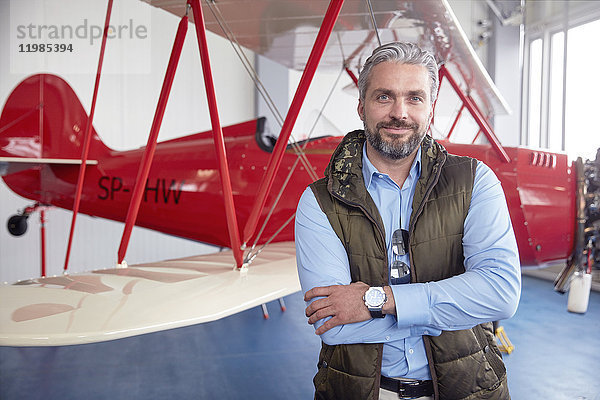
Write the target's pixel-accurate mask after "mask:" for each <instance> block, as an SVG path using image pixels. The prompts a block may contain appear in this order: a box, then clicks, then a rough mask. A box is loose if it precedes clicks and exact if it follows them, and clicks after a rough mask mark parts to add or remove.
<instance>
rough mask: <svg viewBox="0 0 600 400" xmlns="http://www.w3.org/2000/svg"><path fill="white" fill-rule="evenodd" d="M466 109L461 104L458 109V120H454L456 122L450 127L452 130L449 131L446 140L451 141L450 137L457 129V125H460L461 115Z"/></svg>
mask: <svg viewBox="0 0 600 400" xmlns="http://www.w3.org/2000/svg"><path fill="white" fill-rule="evenodd" d="M464 109H465V104H464V103H463V104H461V105H460V108H459V109H458V112H457V113H456V118H454V122H453V123H452V126H451V127H450V130H449V131H448V134H447V135H446V140H450V137H451V136H452V133H453V132H454V128H456V124H458V120H459V119H460V115H461V114H462V112H463V110H464Z"/></svg>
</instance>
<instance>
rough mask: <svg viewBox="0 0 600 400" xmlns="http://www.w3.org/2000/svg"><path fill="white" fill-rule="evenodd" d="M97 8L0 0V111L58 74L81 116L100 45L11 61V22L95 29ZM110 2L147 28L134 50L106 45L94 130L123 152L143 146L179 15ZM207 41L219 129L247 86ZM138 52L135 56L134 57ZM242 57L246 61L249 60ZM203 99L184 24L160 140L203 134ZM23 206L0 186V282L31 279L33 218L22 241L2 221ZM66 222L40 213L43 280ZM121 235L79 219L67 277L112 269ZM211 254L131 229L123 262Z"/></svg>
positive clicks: (238, 117)
mask: <svg viewBox="0 0 600 400" xmlns="http://www.w3.org/2000/svg"><path fill="white" fill-rule="evenodd" d="M106 3H107V2H105V1H95V0H61V1H60V2H59V1H52V0H11V1H7V0H0V104H1V105H2V106H3V105H4V102H5V101H6V99H7V97H8V95H9V93H10V92H11V91H12V89H13V88H14V87H15V86H16V85H17V84H18V83H19V82H21V81H22V80H23V79H24V78H26V77H27V76H29V75H30V74H32V73H40V72H48V73H54V74H57V75H60V76H61V77H63V78H64V79H65V80H66V81H67V82H68V83H69V84H70V85H71V86H72V88H73V89H74V91H75V93H76V94H77V95H78V97H79V99H80V101H81V102H82V104H83V106H84V108H85V109H86V110H87V111H88V112H89V109H90V105H91V97H92V92H93V85H94V79H95V72H96V63H97V60H98V54H99V48H100V40H97V41H96V43H94V46H90V45H89V44H87V43H86V41H85V40H83V41H81V40H79V41H74V43H75V44H76V51H74V53H76V55H75V58H73V57H72V55H67V54H63V56H64V57H63V58H61V57H54V58H52V57H42V56H40V55H39V54H38V55H35V54H30V56H32V57H31V58H29V59H27V60H26V62H25V63H24V64H19V61H20V59H19V56H22V54H21V55H19V54H18V52H17V50H18V49H17V47H16V46H17V45H18V44H19V43H26V41H25V39H21V40H18V39H17V38H16V36H17V31H16V22H17V21H18V22H19V23H21V24H25V25H27V24H30V23H34V24H47V25H52V24H55V25H56V24H71V25H73V26H77V25H79V24H82V23H83V20H84V19H87V20H88V24H89V25H98V26H103V25H104V17H105V12H106ZM114 4H115V5H114V7H115V9H114V10H113V16H112V18H111V21H112V23H113V24H115V25H117V24H126V23H127V22H128V20H129V19H130V18H133V20H134V21H135V23H136V24H138V25H144V26H147V28H148V35H147V38H146V39H145V41H144V40H139V41H138V42H136V43H133V45H134V47H133V48H132V47H131V44H132V43H126V41H125V40H117V39H111V40H109V41H108V44H107V48H106V57H105V71H106V73H104V74H103V77H102V80H101V84H100V90H99V96H98V101H97V106H96V115H95V117H94V127H95V128H96V130H97V132H98V134H99V135H100V137H101V138H102V139H103V140H104V142H105V143H106V144H107V145H108V146H110V147H112V148H114V149H130V148H135V147H139V146H143V145H145V143H146V140H147V137H148V133H149V130H150V125H151V122H152V117H153V115H154V110H155V107H156V102H157V99H158V95H159V92H160V88H161V85H162V81H163V78H164V72H165V69H166V65H167V63H168V59H169V54H170V52H171V48H172V44H173V39H174V37H175V31H176V29H177V24H178V23H179V18H178V17H176V16H173V15H171V14H167V13H165V12H164V11H162V10H159V9H156V8H154V7H151V6H149V5H148V4H145V3H142V2H140V1H137V0H123V1H118V2H114ZM120 21H121V22H120ZM11 25H12V26H11ZM34 41H35V40H32V41H31V42H34ZM208 42H209V43H208V45H209V50H210V54H211V59H212V62H213V75H214V79H215V86H216V92H217V100H218V102H219V111H220V115H221V122H222V124H223V125H229V124H233V123H237V122H242V121H245V120H248V119H252V118H254V114H255V110H254V97H253V96H254V87H253V84H252V83H251V81H250V80H249V78H247V74H246V72H245V71H244V70H243V69H242V67H241V65H240V63H239V61H238V59H237V56H236V55H235V53H234V52H233V50H232V49H231V46H230V45H229V43H228V42H226V41H225V40H223V39H221V38H220V37H217V36H216V35H213V34H211V33H209V34H208ZM140 49H142V50H143V51H142V52H140V51H138V50H140ZM55 56H56V55H55ZM249 57H251V59H252V54H249ZM21 61H22V60H21ZM215 65H218V68H216V67H214V66H215ZM11 67H12V68H11ZM205 98H206V97H205V92H204V84H203V80H202V73H201V67H200V58H199V55H198V47H197V42H196V35H195V32H194V27H193V25H190V26H189V29H188V35H187V38H186V42H185V46H184V49H183V53H182V56H181V60H180V65H179V69H178V71H177V74H176V77H175V81H174V84H173V88H172V91H171V98H170V100H169V104H168V107H167V110H166V113H165V117H164V120H163V124H162V129H161V132H160V136H159V140H165V139H168V138H173V137H177V136H183V135H185V134H189V133H193V132H201V131H204V130H208V129H210V120H209V116H208V109H207V106H206V101H205ZM31 204H32V201H30V200H27V199H23V198H20V197H19V196H16V195H15V194H14V193H13V192H11V191H10V190H9V189H8V188H7V187H6V185H5V184H4V182H3V181H0V224H1V226H0V282H14V281H16V280H20V279H27V278H32V277H36V276H39V274H40V271H39V270H40V240H39V216H38V214H37V213H36V214H34V215H32V216H31V217H30V218H29V230H28V231H27V233H26V234H25V235H24V236H21V237H17V238H16V237H12V236H10V235H9V234H8V232H7V230H6V221H7V220H8V218H9V217H10V216H11V215H13V214H15V213H16V212H17V211H18V210H20V209H23V208H24V207H26V206H28V205H31ZM71 215H72V214H71V212H67V211H64V210H61V209H56V208H53V209H50V210H49V211H47V212H46V216H47V223H46V230H47V233H46V235H47V252H48V253H47V265H48V274H49V275H53V274H60V273H62V266H63V263H64V257H65V251H66V242H67V238H68V232H69V227H70V221H71ZM122 230H123V225H122V224H120V223H115V222H112V221H106V220H101V219H97V218H91V217H87V216H84V215H80V216H79V217H78V220H77V227H76V231H75V241H74V244H73V252H72V255H71V261H70V267H71V268H70V271H71V272H75V271H80V270H87V269H90V268H104V267H110V266H112V265H114V263H115V262H116V253H117V248H118V244H119V241H120V237H121V234H122ZM210 249H214V248H212V247H210V246H206V245H203V244H199V243H195V242H191V241H187V240H183V239H178V238H174V237H170V236H166V235H163V234H159V233H156V232H152V231H149V230H146V229H141V228H135V229H134V233H133V235H132V238H131V241H130V246H129V250H128V253H127V257H126V260H127V261H128V262H129V263H130V264H131V263H135V262H142V261H150V260H159V259H165V258H172V257H182V256H186V255H192V254H200V253H203V252H206V251H207V250H210Z"/></svg>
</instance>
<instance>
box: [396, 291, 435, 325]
mask: <svg viewBox="0 0 600 400" xmlns="http://www.w3.org/2000/svg"><path fill="white" fill-rule="evenodd" d="M391 288H392V293H394V302H395V303H396V319H397V320H398V327H399V328H405V327H412V326H415V325H420V326H423V325H429V324H430V318H429V290H428V289H429V287H428V285H427V284H425V283H408V284H403V285H391Z"/></svg>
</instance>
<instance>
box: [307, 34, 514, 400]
mask: <svg viewBox="0 0 600 400" xmlns="http://www.w3.org/2000/svg"><path fill="white" fill-rule="evenodd" d="M438 84H439V82H438V69H437V64H436V61H435V58H434V56H433V55H432V54H431V53H429V52H426V51H423V50H421V49H420V48H419V47H417V46H416V45H414V44H411V43H390V44H387V45H384V46H381V47H379V48H377V49H375V50H374V51H373V54H372V55H371V57H370V58H369V59H367V61H366V62H365V65H364V67H363V69H362V71H361V73H360V77H359V92H360V98H359V103H358V114H359V116H360V118H361V120H362V121H363V122H364V132H363V131H354V132H350V133H349V134H347V135H346V136H345V137H344V139H343V140H342V142H341V143H340V145H339V146H338V148H337V149H336V150H335V151H334V153H333V155H332V158H331V162H330V164H329V166H328V168H327V170H326V172H325V178H323V179H321V180H319V181H317V182H315V183H313V184H312V185H310V187H309V188H307V190H306V191H305V192H304V194H303V195H302V198H301V200H300V203H299V205H298V212H297V215H296V248H297V261H298V272H299V276H300V282H301V284H302V288H303V291H304V292H305V297H304V298H305V300H306V301H307V302H310V304H308V307H307V308H306V315H307V316H308V322H309V323H310V324H314V326H315V329H316V334H318V335H320V336H321V340H322V350H321V354H320V356H319V363H318V368H319V370H318V372H317V374H316V376H315V378H314V384H315V398H317V399H377V398H381V399H386V398H423V399H433V398H435V399H466V398H468V399H509V398H510V396H509V394H508V388H507V383H506V370H505V368H504V364H503V363H502V359H501V356H500V352H499V351H498V349H497V347H496V345H495V341H494V335H493V332H492V328H491V323H490V322H489V321H495V320H500V319H505V318H509V317H510V316H512V315H513V314H514V312H515V310H516V307H517V304H518V300H519V296H520V290H521V283H520V270H519V258H518V252H517V246H516V241H515V237H514V233H513V230H512V226H511V222H510V218H509V215H508V209H507V206H506V200H505V198H504V193H503V191H502V188H501V186H500V182H499V181H498V179H497V178H496V176H495V175H494V173H493V172H492V171H491V170H490V169H489V168H488V167H487V166H486V165H484V164H483V163H481V162H478V161H477V160H474V159H471V158H468V157H458V156H453V155H449V154H447V153H446V151H445V150H444V148H443V147H442V146H441V145H439V144H438V143H436V142H435V141H434V140H433V139H431V138H430V137H429V136H426V132H427V130H428V129H429V124H430V122H431V117H432V115H433V107H432V105H433V101H434V99H435V97H436V95H437V88H438Z"/></svg>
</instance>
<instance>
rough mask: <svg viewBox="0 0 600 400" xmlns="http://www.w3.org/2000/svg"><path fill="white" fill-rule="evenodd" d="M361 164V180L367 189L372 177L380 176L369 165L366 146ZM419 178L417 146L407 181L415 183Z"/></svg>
mask: <svg viewBox="0 0 600 400" xmlns="http://www.w3.org/2000/svg"><path fill="white" fill-rule="evenodd" d="M362 156H363V163H362V173H363V180H364V181H365V187H366V188H367V189H368V188H369V186H370V185H371V180H372V179H373V175H375V174H382V173H381V172H379V171H378V170H377V168H376V167H375V166H374V165H373V164H372V163H371V160H369V157H367V144H366V142H365V145H364V146H363V154H362ZM383 175H387V174H383ZM420 176H421V146H419V148H418V150H417V156H416V157H415V159H414V160H413V163H412V166H411V167H410V172H409V174H408V179H409V181H410V182H414V181H416V180H417V179H418V178H419V177H420Z"/></svg>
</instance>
